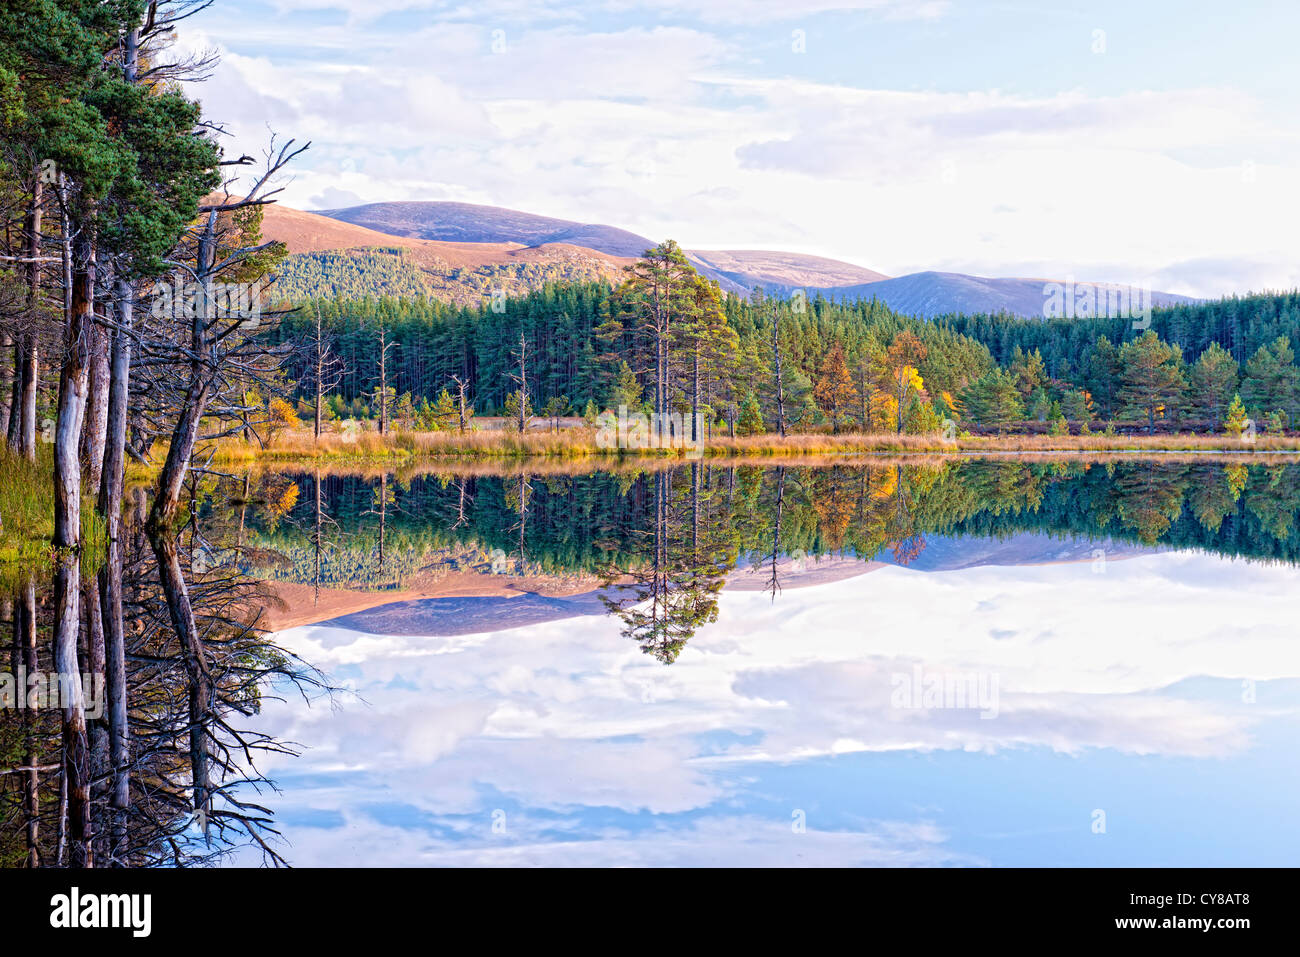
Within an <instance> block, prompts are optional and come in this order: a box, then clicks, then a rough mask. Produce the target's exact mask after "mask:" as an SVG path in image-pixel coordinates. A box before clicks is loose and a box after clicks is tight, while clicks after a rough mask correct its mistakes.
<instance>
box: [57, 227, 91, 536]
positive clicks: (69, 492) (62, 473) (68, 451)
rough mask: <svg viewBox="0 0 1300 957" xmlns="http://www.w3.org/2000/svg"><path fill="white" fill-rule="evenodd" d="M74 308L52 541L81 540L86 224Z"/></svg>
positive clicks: (87, 322)
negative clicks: (79, 452) (79, 453)
mask: <svg viewBox="0 0 1300 957" xmlns="http://www.w3.org/2000/svg"><path fill="white" fill-rule="evenodd" d="M76 246H77V250H76V255H75V256H74V259H75V260H76V263H75V269H74V271H73V283H72V311H71V312H70V313H69V314H68V321H67V327H66V329H65V334H64V344H63V365H62V368H61V369H60V372H59V411H58V418H57V420H56V422H55V427H54V544H55V545H56V546H61V547H65V548H75V547H77V546H78V545H80V543H81V461H80V458H79V456H78V454H77V453H78V446H79V444H80V440H81V427H82V420H83V418H84V415H85V411H86V388H87V382H86V371H87V364H88V361H89V357H90V356H89V335H90V326H91V324H92V323H93V321H94V307H95V250H94V245H93V243H92V242H91V240H90V238H89V235H88V226H87V225H84V224H83V226H82V229H81V232H80V233H78V236H77V242H76Z"/></svg>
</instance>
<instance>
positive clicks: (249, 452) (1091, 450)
mask: <svg viewBox="0 0 1300 957" xmlns="http://www.w3.org/2000/svg"><path fill="white" fill-rule="evenodd" d="M1043 453H1052V454H1071V453H1086V454H1156V453H1197V454H1245V455H1258V454H1262V453H1269V454H1291V453H1300V436H1287V435H1261V436H1257V437H1255V438H1254V440H1253V441H1243V440H1241V439H1237V438H1234V437H1233V436H1231V435H1196V434H1169V435H1086V436H1085V435H1006V436H964V437H961V438H955V439H944V438H943V437H941V436H938V435H895V434H892V433H886V434H874V435H868V434H847V433H846V434H843V435H828V434H817V433H813V434H799V435H790V436H787V437H785V438H784V439H782V438H780V437H779V436H775V435H755V436H747V437H738V438H728V437H726V436H717V437H715V438H713V439H711V440H706V441H705V443H704V445H703V448H702V449H700V450H699V451H698V452H697V451H695V450H693V449H680V448H678V449H618V448H601V447H600V446H598V445H597V443H596V437H595V431H594V430H592V429H586V428H577V429H566V430H564V431H560V432H531V433H526V434H523V435H520V434H518V433H512V432H497V431H482V432H468V433H465V434H463V435H462V434H460V433H457V432H393V433H390V434H387V435H379V434H378V433H374V432H368V433H364V434H362V435H360V436H357V437H356V438H355V439H353V440H351V441H345V440H344V439H343V438H342V437H341V436H339V435H335V434H329V435H322V436H321V437H320V439H319V440H317V439H315V438H314V437H313V436H312V435H311V434H310V433H309V432H298V431H295V432H291V433H282V434H281V435H279V436H277V437H276V438H275V439H274V440H272V441H271V442H268V443H267V444H265V445H259V444H257V443H250V442H245V441H243V440H226V441H223V442H221V443H219V445H218V447H217V449H216V454H215V457H214V460H213V461H214V463H221V464H226V465H236V464H254V463H274V462H280V463H302V462H344V463H346V462H352V463H363V464H405V463H410V462H413V461H421V460H425V459H455V458H482V459H525V458H550V459H599V460H615V461H617V460H619V459H626V458H636V459H646V458H667V459H674V458H680V459H691V458H698V457H701V456H703V457H705V458H737V457H743V458H765V457H766V458H784V457H800V456H810V455H832V456H844V455H880V454H891V455H913V454H925V455H1026V454H1043Z"/></svg>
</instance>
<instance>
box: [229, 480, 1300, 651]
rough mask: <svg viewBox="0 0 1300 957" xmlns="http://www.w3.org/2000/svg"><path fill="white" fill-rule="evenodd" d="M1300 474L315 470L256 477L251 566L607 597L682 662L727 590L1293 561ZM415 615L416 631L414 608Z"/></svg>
mask: <svg viewBox="0 0 1300 957" xmlns="http://www.w3.org/2000/svg"><path fill="white" fill-rule="evenodd" d="M1297 468H1298V467H1297V466H1295V465H1288V464H1278V465H1272V466H1268V467H1263V466H1250V465H1246V464H1237V463H1228V464H1224V463H1219V462H1151V461H1123V462H1112V463H1110V464H1105V465H1093V464H1078V463H1068V464H1060V463H1043V462H1021V461H1006V460H965V461H948V462H944V463H941V464H933V465H930V464H925V465H896V464H895V465H883V464H882V465H861V464H854V465H847V464H846V465H841V466H835V467H788V466H780V465H778V466H774V467H771V468H762V467H755V466H750V467H732V466H719V465H714V464H709V463H708V462H695V463H692V464H688V465H685V466H682V467H678V468H661V469H657V470H656V469H628V470H623V471H614V472H595V473H586V474H572V475H569V474H559V475H556V474H549V475H548V474H545V473H542V474H538V473H536V472H529V471H527V470H524V469H519V470H516V471H515V472H513V474H508V475H497V476H483V475H465V474H455V473H441V474H439V473H433V474H424V475H414V476H400V475H399V476H396V477H390V476H388V475H381V476H375V477H374V478H360V477H356V476H345V475H330V474H323V473H321V472H319V471H317V472H314V473H310V474H306V475H296V476H279V475H276V476H264V477H262V478H261V479H260V480H259V484H260V485H261V486H262V487H263V492H262V493H261V495H262V500H263V501H265V502H266V503H267V507H266V509H265V510H264V511H263V512H262V515H261V518H260V520H259V522H258V523H257V525H256V531H255V532H254V533H253V535H252V536H251V538H250V540H249V549H248V551H247V553H246V555H247V560H246V561H245V564H244V567H245V570H246V571H247V572H248V573H249V574H250V575H253V576H256V577H266V578H271V579H275V580H280V581H289V582H310V583H312V584H313V585H314V587H315V589H316V590H317V592H318V591H319V589H320V588H321V587H327V588H344V589H363V590H367V591H376V590H392V591H401V590H403V589H406V588H408V587H409V586H410V585H411V583H412V582H417V583H421V584H423V585H426V586H427V585H428V584H429V583H430V582H431V581H436V579H438V578H439V577H440V576H447V575H449V574H452V573H464V572H469V573H475V574H482V575H484V576H492V575H495V576H500V578H501V580H503V581H504V580H507V579H509V580H512V581H515V582H517V583H518V584H519V585H520V589H519V590H522V591H525V592H536V591H537V590H538V587H539V585H540V586H542V594H548V593H547V592H546V591H545V587H544V586H545V585H547V584H550V585H552V586H556V587H557V588H558V583H567V586H568V587H567V591H566V592H565V593H566V594H570V593H572V592H573V591H575V590H580V591H582V592H586V593H590V594H591V595H592V596H594V597H596V598H598V599H599V600H600V601H602V602H603V604H604V605H605V607H606V608H608V609H609V610H610V611H611V612H612V613H613V614H614V615H616V616H617V617H618V618H619V619H620V620H621V622H622V630H623V633H624V634H625V635H626V636H628V637H629V638H632V639H634V640H635V641H637V642H638V643H639V644H640V645H641V647H642V649H643V650H644V651H645V652H647V653H648V654H651V655H653V656H654V657H655V658H657V659H658V660H660V661H663V662H665V663H671V662H673V661H674V660H676V658H677V657H678V655H680V653H681V651H682V649H683V648H684V647H685V645H686V643H687V642H688V641H689V640H690V638H691V636H692V635H694V634H695V633H696V632H697V631H698V630H699V629H700V628H701V627H702V626H704V625H707V624H709V623H712V622H714V621H716V619H717V600H718V595H719V593H720V592H721V591H722V589H723V588H725V587H743V588H752V587H755V583H758V582H761V588H762V589H763V590H765V591H767V593H768V594H769V595H770V596H771V598H772V599H773V600H775V599H776V597H777V596H778V595H779V594H780V593H781V592H782V590H783V589H784V588H785V587H786V586H787V585H788V584H790V583H791V581H792V580H793V581H794V582H795V583H797V584H807V583H809V582H810V581H812V580H825V579H826V578H827V576H834V575H843V574H856V573H859V572H861V571H862V570H863V565H864V563H872V562H887V563H890V564H897V565H905V566H917V567H921V568H926V569H928V570H938V569H941V568H951V567H956V566H959V565H961V564H963V563H973V562H977V561H980V560H981V556H983V560H985V561H993V560H996V561H997V562H998V563H1001V564H1021V563H1030V562H1043V561H1062V560H1067V558H1068V560H1075V561H1078V560H1086V561H1090V562H1093V563H1094V564H1096V563H1105V562H1108V561H1115V560H1117V559H1120V558H1124V557H1128V556H1131V555H1135V554H1141V553H1143V552H1146V551H1151V550H1157V549H1159V550H1168V549H1174V550H1196V551H1205V552H1209V553H1212V554H1217V555H1223V556H1232V557H1243V558H1248V559H1255V560H1268V561H1273V560H1278V561H1284V562H1287V563H1295V562H1296V561H1297V560H1298V559H1300V536H1297V535H1296V520H1297V511H1298V510H1300V484H1298V483H1297V478H1300V475H1297ZM303 488H305V489H306V492H305V494H304V493H303V492H302V491H300V489H303ZM286 502H288V504H287V505H285V503H286ZM322 529H324V531H323V530H322ZM995 552H996V556H994V553H995ZM832 569H837V571H833V570H832ZM425 590H428V589H427V588H426V589H425ZM552 592H554V593H553V594H551V597H561V595H560V594H559V593H558V592H557V591H556V589H555V588H553V589H552ZM532 604H533V605H534V606H536V605H537V604H538V603H536V602H534V603H532ZM403 610H404V612H405V614H404V615H403V618H404V619H406V620H408V623H407V624H406V625H404V626H403V633H409V632H410V627H411V626H410V624H409V619H411V618H412V617H413V616H414V617H418V615H416V611H417V608H416V606H414V605H412V604H411V603H409V602H407V603H405V607H404V609H403ZM430 612H431V613H433V612H434V609H433V608H432V607H430ZM363 614H364V613H363ZM389 617H390V618H391V617H392V616H391V615H390V616H389ZM364 621H365V618H364V617H363V618H362V619H359V620H358V622H357V623H358V624H361V623H364ZM518 623H519V624H523V623H524V622H523V621H522V620H520V621H519V622H518ZM417 630H418V629H417Z"/></svg>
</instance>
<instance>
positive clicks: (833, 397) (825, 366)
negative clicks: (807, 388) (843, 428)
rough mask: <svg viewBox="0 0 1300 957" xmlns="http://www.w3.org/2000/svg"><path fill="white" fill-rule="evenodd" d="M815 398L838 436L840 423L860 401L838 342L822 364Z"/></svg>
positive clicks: (814, 393)
mask: <svg viewBox="0 0 1300 957" xmlns="http://www.w3.org/2000/svg"><path fill="white" fill-rule="evenodd" d="M813 397H814V398H816V400H817V405H818V406H819V407H820V408H821V410H822V411H823V412H824V413H826V415H827V417H828V418H829V419H830V420H831V431H832V432H834V433H836V434H838V433H839V431H840V421H841V420H842V419H845V418H848V417H849V415H850V413H851V410H852V408H853V406H854V403H856V402H857V401H858V390H857V387H856V386H854V384H853V374H852V373H851V372H849V364H848V362H846V361H845V359H844V350H843V349H842V348H840V344H839V343H838V342H837V343H835V344H834V345H833V346H831V351H830V352H828V353H827V354H826V360H825V361H824V362H823V363H822V370H821V378H819V379H818V380H817V385H816V386H814V387H813Z"/></svg>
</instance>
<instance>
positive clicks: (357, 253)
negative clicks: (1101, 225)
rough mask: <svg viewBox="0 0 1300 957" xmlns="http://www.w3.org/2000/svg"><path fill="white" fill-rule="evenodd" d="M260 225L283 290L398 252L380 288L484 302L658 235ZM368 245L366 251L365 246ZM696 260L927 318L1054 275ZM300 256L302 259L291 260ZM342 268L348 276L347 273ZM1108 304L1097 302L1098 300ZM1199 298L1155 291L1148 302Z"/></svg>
mask: <svg viewBox="0 0 1300 957" xmlns="http://www.w3.org/2000/svg"><path fill="white" fill-rule="evenodd" d="M263 229H264V233H265V234H266V235H267V237H268V238H272V239H280V240H282V241H284V242H285V243H286V245H287V246H288V248H289V251H290V252H291V253H292V254H294V255H293V256H291V257H290V259H291V260H292V261H290V262H288V263H286V267H285V269H286V273H287V279H288V281H287V282H286V283H284V285H283V289H284V290H285V292H286V295H290V294H292V295H343V294H352V293H355V291H356V290H357V289H361V290H363V291H364V289H365V280H364V276H363V275H362V273H363V272H364V269H361V268H360V267H358V266H357V263H356V262H353V263H352V264H351V265H349V264H348V262H347V260H348V258H351V259H352V260H354V261H357V262H359V261H365V262H370V261H373V257H374V255H376V254H377V253H376V251H383V252H384V253H386V254H388V255H390V256H392V257H395V261H394V262H392V263H387V262H386V263H385V269H384V270H382V272H383V273H384V274H385V276H388V277H390V278H391V276H393V275H395V274H400V276H401V280H400V282H398V283H397V285H395V286H391V285H387V284H385V283H381V284H380V288H378V289H376V290H375V293H376V294H379V293H380V292H381V291H382V292H388V293H394V292H395V291H396V293H397V294H409V293H411V292H413V291H414V292H423V293H424V294H426V295H432V296H436V297H439V298H445V299H448V300H449V301H452V302H456V303H459V304H470V303H474V302H476V301H481V300H482V298H483V297H485V296H488V295H491V294H492V292H493V291H494V290H497V289H503V290H504V291H505V292H506V294H507V295H517V294H519V293H521V292H525V291H527V290H528V289H531V288H537V287H538V286H539V285H541V284H542V283H544V282H547V281H555V280H557V279H570V280H572V279H582V280H601V281H609V282H617V281H618V278H619V277H620V275H621V273H622V269H623V267H624V266H626V265H628V264H629V263H631V262H633V261H635V259H636V258H638V257H639V256H640V255H641V254H642V253H644V252H645V250H647V249H649V248H651V247H653V246H654V245H655V242H654V241H653V240H651V239H648V238H646V237H644V236H640V235H637V234H636V233H633V232H631V231H629V230H625V229H621V228H619V227H616V226H609V225H605V224H600V223H582V222H578V221H576V220H567V219H560V218H557V217H552V216H542V215H539V214H535V213H527V212H522V211H519V210H512V209H507V208H505V207H499V206H486V205H480V204H474V203H461V202H450V201H410V202H388V203H366V204H362V205H358V206H351V207H345V208H340V209H327V210H317V211H304V210H296V209H293V208H291V207H286V206H283V205H281V204H274V205H271V206H268V207H267V213H266V219H265V222H264V227H263ZM363 251H369V252H363ZM685 252H686V255H687V258H688V259H689V260H690V261H691V263H692V265H693V266H694V267H695V268H696V269H697V270H698V271H699V272H700V273H701V274H702V275H704V276H706V277H708V278H710V279H713V280H715V281H716V282H718V283H719V285H720V286H721V287H722V289H723V290H724V291H727V292H731V293H734V294H737V295H749V294H750V292H751V291H752V290H753V289H754V288H756V287H762V289H763V290H764V292H765V293H766V294H768V295H773V296H781V297H785V296H789V295H792V294H794V293H795V291H796V290H803V292H804V294H805V295H807V296H808V297H810V298H811V297H815V296H817V295H819V294H820V295H822V296H824V297H826V298H828V299H835V300H870V299H877V300H879V301H880V302H882V303H884V304H885V305H887V306H889V308H891V309H893V310H895V311H896V312H900V313H904V314H907V315H915V316H921V317H924V318H935V317H936V316H941V315H944V314H947V313H966V314H975V313H1003V312H1005V313H1010V314H1012V315H1019V316H1026V317H1031V318H1042V317H1044V316H1045V315H1047V314H1048V312H1047V305H1048V297H1049V292H1048V291H1047V290H1046V288H1045V287H1046V286H1047V284H1049V283H1053V282H1061V281H1060V280H1051V279H1031V278H1023V277H987V276H974V275H969V274H966V273H956V272H946V271H941V270H925V271H922V272H916V273H909V274H907V275H904V276H895V277H890V276H887V275H885V274H884V273H881V272H878V271H876V270H873V269H868V268H867V267H864V266H859V265H857V264H854V263H849V262H844V261H842V260H837V259H831V258H828V257H824V256H813V255H808V254H804V253H791V252H785V251H780V250H756V249H716V250H702V249H688V250H685ZM301 256H306V257H308V260H302V259H299V258H297V257H301ZM345 274H346V275H345ZM1075 286H1076V288H1077V289H1078V290H1080V291H1082V290H1089V291H1090V292H1089V294H1090V295H1093V296H1098V295H1102V296H1104V293H1105V291H1106V290H1114V289H1126V288H1127V287H1122V286H1120V285H1119V284H1116V283H1106V282H1079V283H1075ZM1103 301H1104V299H1103ZM1198 301H1200V300H1197V299H1194V298H1193V297H1190V296H1182V295H1178V294H1174V293H1166V292H1157V291H1152V292H1151V293H1150V304H1152V305H1170V304H1176V303H1184V302H1186V303H1192V302H1198Z"/></svg>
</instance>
